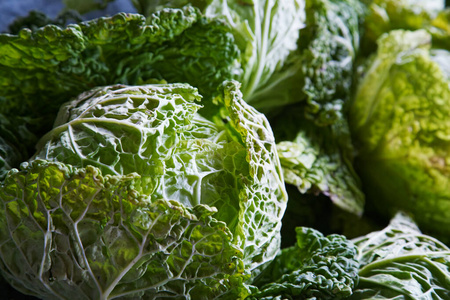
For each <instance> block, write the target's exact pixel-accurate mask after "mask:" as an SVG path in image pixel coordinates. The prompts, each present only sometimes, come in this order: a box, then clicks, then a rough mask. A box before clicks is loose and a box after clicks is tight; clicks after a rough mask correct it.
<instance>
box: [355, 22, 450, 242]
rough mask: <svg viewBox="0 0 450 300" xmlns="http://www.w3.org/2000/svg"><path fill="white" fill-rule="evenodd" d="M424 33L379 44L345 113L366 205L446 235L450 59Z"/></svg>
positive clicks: (399, 34)
mask: <svg viewBox="0 0 450 300" xmlns="http://www.w3.org/2000/svg"><path fill="white" fill-rule="evenodd" d="M432 46H433V43H432V38H431V35H430V34H429V33H428V32H427V31H425V30H417V31H405V30H394V31H391V32H390V33H388V34H384V35H383V36H382V37H381V38H380V39H379V40H378V50H377V53H376V54H375V56H374V57H372V58H371V59H370V60H371V61H370V63H369V66H368V68H367V70H366V72H365V76H364V78H363V79H362V81H361V82H360V84H359V87H358V91H357V94H356V99H355V101H354V102H353V104H352V107H351V109H350V115H349V117H350V129H351V130H352V134H353V136H354V141H355V146H356V148H357V149H358V158H357V165H358V170H359V173H360V175H361V179H362V182H363V187H364V189H365V190H366V194H367V195H368V197H367V198H368V202H370V203H371V204H372V206H374V207H375V208H376V209H377V210H378V211H382V212H384V213H389V214H390V215H391V216H393V215H394V214H395V212H396V211H398V210H403V211H407V212H409V213H411V214H412V215H413V217H414V220H415V221H416V222H417V223H418V225H419V226H420V228H421V229H422V230H424V231H426V232H430V231H432V232H434V233H435V234H438V235H440V234H441V235H443V236H446V237H448V234H449V233H450V226H449V225H450V188H449V187H450V177H449V174H450V119H449V115H450V73H449V72H448V70H449V68H448V62H449V61H450V52H449V51H448V50H446V49H436V48H433V47H432Z"/></svg>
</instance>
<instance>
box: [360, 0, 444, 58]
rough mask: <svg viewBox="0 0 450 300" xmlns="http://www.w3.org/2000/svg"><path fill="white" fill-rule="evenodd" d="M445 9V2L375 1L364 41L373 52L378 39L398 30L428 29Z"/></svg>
mask: <svg viewBox="0 0 450 300" xmlns="http://www.w3.org/2000/svg"><path fill="white" fill-rule="evenodd" d="M444 7H445V1H443V0H428V1H420V0H373V1H371V3H370V4H369V6H368V8H367V12H366V16H365V22H364V32H365V34H364V41H363V43H364V44H366V45H365V47H366V48H368V49H366V50H367V51H373V49H374V48H375V47H376V45H375V43H376V41H377V39H378V38H379V37H380V36H381V35H382V34H384V33H387V32H389V31H391V30H396V29H405V30H418V29H423V28H427V27H429V26H430V25H431V23H432V22H433V19H434V18H436V16H437V15H438V14H439V13H440V11H442V10H443V9H444Z"/></svg>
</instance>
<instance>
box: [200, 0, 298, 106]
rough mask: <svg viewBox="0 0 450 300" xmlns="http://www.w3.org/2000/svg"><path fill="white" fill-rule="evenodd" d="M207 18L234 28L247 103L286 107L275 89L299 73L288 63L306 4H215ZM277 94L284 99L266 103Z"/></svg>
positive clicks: (264, 0) (268, 0)
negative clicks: (268, 94)
mask: <svg viewBox="0 0 450 300" xmlns="http://www.w3.org/2000/svg"><path fill="white" fill-rule="evenodd" d="M205 14H206V15H207V16H210V17H214V18H219V19H223V20H224V21H225V22H226V23H227V24H229V25H230V26H231V27H232V32H233V35H234V37H235V40H236V43H237V45H238V47H239V49H240V51H241V57H240V59H241V68H242V70H243V72H242V74H238V75H237V76H235V79H237V80H238V81H240V82H242V93H243V95H244V99H245V100H246V101H247V102H248V103H250V104H251V105H252V106H254V107H255V108H257V109H261V108H263V109H269V108H273V107H277V106H280V105H285V104H286V99H283V98H286V97H285V95H283V94H284V93H279V92H278V91H277V90H276V88H277V84H278V83H279V82H280V81H285V80H288V79H289V78H291V77H292V76H294V75H295V70H297V69H298V65H296V64H295V65H294V66H291V65H290V63H288V61H287V59H288V56H289V55H290V53H291V52H292V51H294V50H296V49H297V38H298V34H299V29H300V28H301V27H303V22H304V18H305V17H304V1H301V0H287V1H275V0H255V1H238V0H230V1H224V0H213V1H212V2H211V4H209V5H207V6H206V8H205ZM274 24H276V26H274ZM274 92H275V93H276V94H281V95H277V96H276V97H274V98H273V99H272V101H271V103H263V100H265V99H264V95H265V94H266V93H274ZM260 97H262V100H261V99H259V98H260Z"/></svg>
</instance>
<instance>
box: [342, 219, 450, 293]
mask: <svg viewBox="0 0 450 300" xmlns="http://www.w3.org/2000/svg"><path fill="white" fill-rule="evenodd" d="M354 242H355V243H356V245H357V246H358V250H359V256H358V260H359V262H360V264H361V269H360V270H359V276H360V281H359V284H358V286H357V289H356V290H355V292H354V294H353V295H352V296H351V297H350V298H349V299H424V300H426V299H430V300H431V299H442V300H443V299H448V298H449V297H450V292H449V290H450V248H448V247H447V246H446V245H445V244H443V243H442V242H440V241H438V240H436V239H435V238H433V237H431V236H428V235H425V234H422V233H421V232H420V230H419V228H418V227H417V226H416V225H415V223H414V221H413V220H412V219H411V218H410V217H409V216H407V215H406V214H404V213H398V214H397V215H396V216H395V217H394V218H393V219H392V220H391V223H390V224H389V226H388V227H386V228H385V229H383V230H381V231H378V232H373V233H370V234H368V235H366V236H363V237H360V238H357V239H355V240H354Z"/></svg>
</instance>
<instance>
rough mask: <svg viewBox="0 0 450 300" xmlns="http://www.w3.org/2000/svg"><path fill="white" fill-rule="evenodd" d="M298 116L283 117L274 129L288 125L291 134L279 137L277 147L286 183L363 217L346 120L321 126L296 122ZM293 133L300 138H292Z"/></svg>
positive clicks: (361, 196)
mask: <svg viewBox="0 0 450 300" xmlns="http://www.w3.org/2000/svg"><path fill="white" fill-rule="evenodd" d="M297 113H298V111H297V112H296V113H295V112H294V113H292V115H291V116H286V115H282V116H280V117H279V118H278V119H277V120H276V122H275V123H274V127H275V128H277V127H282V126H285V128H283V130H284V131H292V132H290V133H289V132H288V133H287V134H280V135H279V136H280V139H281V140H282V141H281V142H279V143H278V144H277V149H278V155H279V156H280V161H281V165H282V167H283V173H284V178H285V181H286V183H289V184H293V185H295V186H296V187H297V188H298V189H299V191H300V192H301V193H313V194H318V193H321V194H324V195H326V196H328V197H329V198H330V199H331V200H332V201H333V203H334V204H335V205H337V206H338V207H340V208H341V209H343V210H345V211H348V212H351V213H354V214H357V215H361V214H362V212H363V208H364V203H365V197H364V194H363V193H362V191H361V183H360V179H359V176H358V175H357V174H356V172H355V170H354V168H353V155H354V154H353V145H352V142H351V139H350V133H349V129H348V124H347V121H346V120H344V119H342V118H341V119H340V120H339V121H336V122H335V124H332V125H330V126H327V127H318V126H316V125H315V124H314V123H312V122H310V121H309V120H305V119H303V120H298V119H296V116H297ZM289 118H291V119H289ZM296 128H300V130H298V129H297V131H296ZM294 132H297V136H295V137H291V134H292V133H294ZM292 201H295V199H293V200H292Z"/></svg>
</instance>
